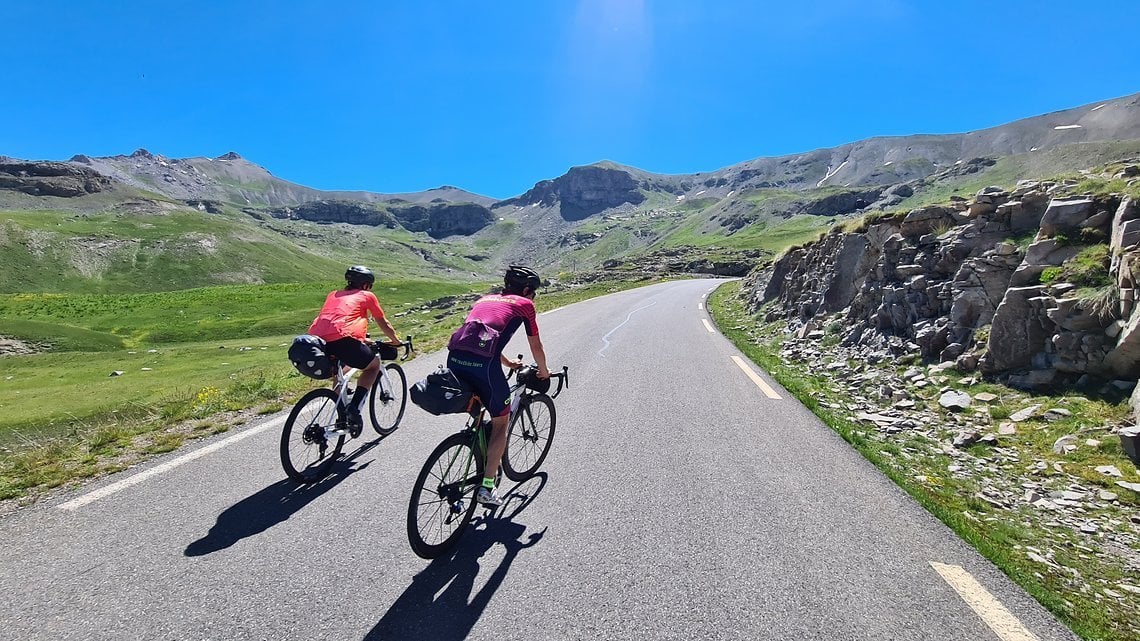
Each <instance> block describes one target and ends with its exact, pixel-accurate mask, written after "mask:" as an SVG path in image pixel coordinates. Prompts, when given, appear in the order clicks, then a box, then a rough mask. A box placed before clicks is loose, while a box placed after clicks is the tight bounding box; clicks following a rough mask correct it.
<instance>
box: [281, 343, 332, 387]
mask: <svg viewBox="0 0 1140 641" xmlns="http://www.w3.org/2000/svg"><path fill="white" fill-rule="evenodd" d="M289 362H290V363H293V367H296V368H297V371H298V372H301V373H302V374H304V375H305V376H308V377H309V378H315V379H318V380H319V379H326V378H332V375H333V367H335V366H336V365H335V363H334V362H333V359H332V358H331V357H330V356H329V355H328V353H327V352H325V341H324V339H322V338H319V337H317V336H310V335H309V334H301V335H300V336H298V337H296V338H294V339H293V344H292V345H290V346H289Z"/></svg>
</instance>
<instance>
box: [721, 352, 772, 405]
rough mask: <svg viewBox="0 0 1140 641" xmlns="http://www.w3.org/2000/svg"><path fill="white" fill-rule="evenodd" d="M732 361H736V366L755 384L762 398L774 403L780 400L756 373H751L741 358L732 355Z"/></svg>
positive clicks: (750, 369)
mask: <svg viewBox="0 0 1140 641" xmlns="http://www.w3.org/2000/svg"><path fill="white" fill-rule="evenodd" d="M732 360H734V361H736V366H737V367H739V368H740V369H742V370H744V373H745V374H747V375H748V378H751V379H752V382H753V383H756V387H759V388H760V391H762V392H764V396H767V397H768V398H770V399H772V400H776V401H778V400H781V398H782V397H781V396H780V395H779V394H777V393H776V390H774V389H772V386H771V385H769V384H767V383H765V382H764V379H762V378H760V376H759V375H758V374H757V373H756V372H753V371H752V368H751V367H749V366H748V364H747V363H745V362H744V359H743V358H740V357H739V356H737V355H735V354H733V356H732Z"/></svg>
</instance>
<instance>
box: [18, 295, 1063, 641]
mask: <svg viewBox="0 0 1140 641" xmlns="http://www.w3.org/2000/svg"><path fill="white" fill-rule="evenodd" d="M716 284H717V281H714V280H696V281H684V282H674V283H666V284H660V285H654V286H651V287H646V288H642V289H637V290H633V291H628V292H622V293H618V294H612V295H609V296H605V297H602V298H598V299H594V300H590V301H586V302H583V303H579V304H577V305H573V306H571V307H567V308H563V309H560V310H555V311H553V312H550V313H547V314H544V315H542V316H541V317H540V319H539V323H540V326H541V328H542V335H543V338H544V342H545V344H546V346H547V352H548V354H549V355H550V360H551V364H552V366H561V365H563V364H565V365H569V366H570V372H571V384H572V387H571V388H570V389H569V390H568V391H567V392H565V393H564V395H563V396H561V397H559V399H558V401H557V402H556V403H557V409H558V433H557V436H556V437H555V442H554V446H553V448H552V450H551V453H550V456H549V457H548V458H547V461H546V463H545V464H544V466H543V470H544V472H543V473H542V474H541V475H540V476H538V477H536V478H534V479H532V480H530V481H528V482H525V483H523V484H522V485H521V486H519V487H516V488H515V491H514V492H515V493H514V498H513V500H512V502H511V503H509V504H508V505H507V506H506V507H505V508H504V512H503V513H502V514H501V515H500V517H499V518H495V519H491V520H488V521H486V522H484V523H482V524H480V525H479V526H478V527H477V528H475V529H472V530H468V532H467V533H466V534H465V537H464V539H463V541H462V542H461V544H460V546H459V547H458V549H457V551H456V552H455V554H454V555H453V556H451V557H449V558H444V559H438V560H436V561H434V562H431V563H428V562H425V561H423V560H421V559H419V558H418V557H416V556H415V555H414V554H412V552H411V550H410V548H409V547H408V543H407V538H406V535H405V531H404V515H405V511H406V507H407V501H408V495H409V491H410V487H411V484H412V481H413V480H414V478H415V475H416V473H417V472H418V470H419V467H420V465H421V464H422V463H423V460H424V458H426V456H427V454H428V453H429V451H430V450H431V449H432V447H433V446H434V445H435V443H437V442H438V441H440V440H441V439H442V438H443V437H444V436H445V435H447V434H449V433H450V432H452V431H455V430H456V429H458V428H459V427H460V425H461V422H462V417H461V416H450V417H432V416H430V415H428V414H426V413H424V412H422V411H420V410H419V409H418V408H415V407H414V406H411V405H409V410H408V413H407V414H406V415H405V419H404V422H403V424H402V426H401V428H400V429H399V430H398V431H397V432H396V433H395V434H393V435H392V436H391V437H389V438H387V439H385V440H383V441H379V442H374V441H370V439H371V436H370V433H369V432H366V433H365V435H364V437H362V438H361V439H357V440H356V441H352V442H350V443H349V444H348V446H347V447H346V451H347V452H349V453H350V454H351V455H352V456H351V458H350V460H349V461H347V462H344V463H342V464H339V465H338V467H337V468H335V472H334V474H333V475H332V476H331V477H329V478H328V479H326V480H325V481H324V482H322V483H320V484H318V485H316V486H314V487H308V488H302V487H298V486H296V485H294V484H292V483H291V482H288V481H286V480H284V473H283V472H282V471H281V469H280V467H279V463H278V460H277V439H278V436H279V432H280V425H281V423H282V421H283V417H281V416H278V417H274V418H272V419H269V420H268V421H267V423H263V424H261V425H252V426H249V427H246V428H245V429H243V430H241V431H237V432H231V433H230V434H226V435H222V436H220V437H217V438H215V439H212V440H210V441H207V442H200V443H196V444H195V445H193V446H192V447H191V448H190V449H184V450H182V451H180V452H178V453H175V454H172V455H170V456H169V457H166V458H163V459H160V460H156V461H154V462H152V463H150V464H148V465H146V466H142V467H141V468H139V469H132V470H130V471H128V472H125V473H123V474H120V475H117V476H116V477H114V478H111V479H107V480H104V481H102V482H100V483H97V484H93V485H92V486H91V487H88V488H85V489H84V490H83V491H81V492H76V493H74V494H71V495H68V496H64V497H60V498H59V499H56V500H54V501H47V502H43V503H41V504H38V505H36V506H35V507H33V508H31V509H28V510H26V511H22V512H19V513H16V514H14V515H12V516H9V517H7V518H5V519H3V520H2V521H0V531H2V532H3V534H4V539H5V545H4V546H3V547H2V549H0V592H2V593H3V594H5V595H6V598H5V599H2V600H0V620H2V621H3V622H4V625H3V627H2V630H3V633H2V634H0V636H2V637H3V638H7V639H22V640H25V639H117V640H118V639H148V640H157V639H179V640H184V639H219V640H220V639H243V640H244V639H288V638H297V639H336V640H345V639H350V640H351V639H368V640H378V639H432V640H445V641H446V640H452V639H465V638H470V639H797V640H804V639H829V640H830V639H860V640H865V639H884V640H886V639H891V640H900V639H914V640H923V641H930V640H946V641H951V640H954V641H958V640H962V639H1002V640H1005V641H1015V640H1016V641H1023V640H1027V639H1041V640H1055V639H1075V638H1076V637H1075V636H1074V635H1073V634H1072V633H1071V632H1069V631H1068V630H1067V629H1066V628H1065V627H1064V626H1063V625H1061V624H1060V623H1059V622H1057V621H1056V620H1055V619H1054V618H1053V617H1052V616H1051V615H1050V614H1049V613H1048V612H1046V611H1045V610H1043V609H1042V608H1041V607H1040V606H1038V605H1037V604H1036V602H1034V601H1033V600H1032V599H1031V598H1030V597H1029V596H1028V595H1026V594H1025V593H1024V592H1022V591H1021V590H1020V589H1019V588H1017V587H1016V586H1014V585H1013V584H1012V583H1011V582H1010V581H1009V580H1008V579H1006V578H1005V577H1004V576H1003V575H1002V574H1001V573H1000V572H999V571H998V570H997V569H996V568H995V567H993V566H992V565H991V564H990V563H989V562H987V561H985V560H984V559H983V558H981V557H980V556H979V555H978V554H977V553H976V552H974V551H973V550H972V549H971V548H969V547H968V546H967V545H966V544H965V543H963V542H961V541H960V540H959V539H957V537H956V536H955V535H954V534H953V533H952V532H951V531H950V530H948V529H947V528H946V527H945V526H943V525H942V524H941V523H939V522H937V521H936V520H935V519H933V518H932V517H931V516H930V515H928V514H927V513H926V512H925V511H924V510H922V509H921V508H920V507H919V506H918V505H917V504H915V503H914V502H913V501H912V500H911V499H910V498H909V497H907V496H906V495H905V494H904V493H903V492H901V491H900V490H899V489H897V488H896V487H895V486H894V485H893V484H892V483H891V482H890V481H889V480H887V479H886V478H885V477H884V476H882V475H881V474H880V473H879V472H878V471H877V470H875V469H874V468H873V467H872V466H871V465H870V464H868V463H867V462H865V461H864V460H863V459H862V458H861V457H860V456H859V454H858V453H856V452H854V451H853V450H851V449H850V448H849V447H848V445H847V444H846V443H844V442H843V441H842V440H841V439H840V438H839V437H838V436H836V435H835V434H834V433H833V432H831V431H830V430H829V429H828V428H827V427H826V426H824V425H823V424H822V423H820V421H819V420H818V419H816V418H815V417H814V416H813V415H812V414H811V413H810V412H809V411H808V410H807V409H805V408H804V407H803V406H802V405H800V404H799V403H798V402H796V401H795V399H793V398H791V397H790V396H789V395H788V394H786V393H785V392H784V391H783V390H782V389H780V388H779V387H778V386H776V385H775V384H774V383H772V382H771V380H770V379H768V378H767V376H766V375H765V374H763V373H759V370H757V369H756V367H755V366H753V365H751V363H748V362H747V361H744V360H740V355H739V353H738V352H737V351H736V350H735V348H733V347H732V346H731V345H730V344H729V343H728V342H727V341H726V340H725V339H724V338H723V337H721V336H720V335H719V334H718V333H716V332H714V331H712V327H711V325H709V324H708V320H707V319H708V317H707V314H706V312H705V310H704V309H703V297H704V296H705V295H706V294H707V293H708V292H709V291H711V289H712V288H713V287H715V285H716ZM516 343H517V344H514V345H512V347H511V348H510V351H509V352H508V353H512V354H513V353H518V352H523V353H525V352H526V350H525V348H524V345H525V339H524V338H522V337H521V336H519V337H516ZM734 357H735V358H734ZM443 359H444V355H442V354H439V353H436V354H431V355H427V356H422V357H420V358H418V359H416V360H415V361H413V362H411V363H409V364H407V366H406V369H407V370H408V373H409V379H411V380H416V379H418V378H420V377H422V376H424V375H425V374H426V373H428V372H429V371H430V370H431V369H433V368H434V367H435V365H436V364H437V363H440V362H442V360H443ZM742 366H743V367H742ZM746 370H747V371H746ZM354 446H356V447H354ZM507 488H508V489H510V488H511V485H510V484H508V485H507ZM523 496H526V497H528V498H527V499H526V500H524V499H523V498H522V497H523ZM944 577H945V578H944ZM987 597H988V598H987ZM979 612H981V613H983V614H984V615H985V617H986V618H983V616H982V614H979Z"/></svg>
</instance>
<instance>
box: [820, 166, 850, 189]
mask: <svg viewBox="0 0 1140 641" xmlns="http://www.w3.org/2000/svg"><path fill="white" fill-rule="evenodd" d="M846 164H847V161H846V160H844V161H843V162H841V163H839V166H838V167H836V168H835V171H832V170H831V165H828V166H827V175H826V176H824V177H823V178H821V179H820V181H819V182H817V183H816V184H815V186H816V187H823V183H825V182H827V179H828V178H831V177H832V176H834V175H835V174H837V173H839V170H840V169H843V167H844V165H846Z"/></svg>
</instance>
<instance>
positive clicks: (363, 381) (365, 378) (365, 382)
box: [356, 358, 380, 389]
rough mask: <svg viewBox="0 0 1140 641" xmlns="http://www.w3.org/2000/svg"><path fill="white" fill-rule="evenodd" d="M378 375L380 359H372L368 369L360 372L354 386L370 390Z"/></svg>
mask: <svg viewBox="0 0 1140 641" xmlns="http://www.w3.org/2000/svg"><path fill="white" fill-rule="evenodd" d="M379 375H380V359H379V358H374V359H372V362H371V363H369V364H368V367H365V368H364V369H362V370H360V378H358V379H356V386H357V387H360V388H363V389H372V384H373V383H375V382H376V377H377V376H379Z"/></svg>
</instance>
